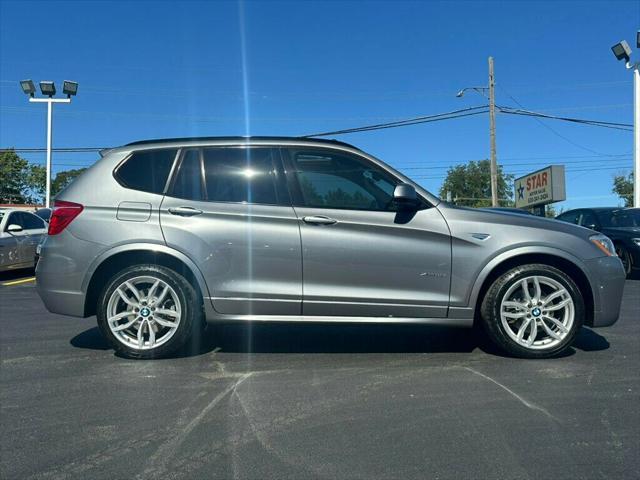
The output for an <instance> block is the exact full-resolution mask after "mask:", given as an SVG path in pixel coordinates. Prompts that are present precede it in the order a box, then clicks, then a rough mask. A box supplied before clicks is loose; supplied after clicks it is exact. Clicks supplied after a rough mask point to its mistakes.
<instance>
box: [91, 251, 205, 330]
mask: <svg viewBox="0 0 640 480" xmlns="http://www.w3.org/2000/svg"><path fill="white" fill-rule="evenodd" d="M140 264H152V265H162V266H164V267H167V268H170V269H172V270H174V271H176V272H177V273H179V274H181V275H182V276H183V277H184V278H185V279H186V280H187V281H188V282H189V283H190V284H191V285H192V286H193V288H195V289H196V291H197V292H199V293H200V295H201V297H202V298H204V297H209V296H210V295H209V292H208V289H207V285H206V282H205V280H204V276H203V275H202V272H201V271H200V269H199V268H198V267H197V266H196V264H195V263H193V262H192V261H191V259H189V257H187V256H186V255H184V254H182V253H180V252H178V251H176V250H173V249H171V248H169V247H166V246H164V245H155V244H130V245H124V246H120V247H116V248H114V249H112V250H109V251H107V252H105V253H103V254H102V255H100V257H98V258H97V259H96V260H95V261H94V262H93V265H92V267H93V268H91V269H90V271H89V272H88V273H87V275H86V277H85V280H84V282H83V291H84V292H86V294H85V302H84V316H85V317H88V316H91V315H95V313H96V304H97V302H98V296H99V295H100V291H101V289H102V288H103V286H104V284H105V283H106V282H107V281H108V280H109V278H111V277H112V276H113V275H115V274H116V273H117V272H119V271H120V270H122V269H124V268H127V267H130V266H132V265H140Z"/></svg>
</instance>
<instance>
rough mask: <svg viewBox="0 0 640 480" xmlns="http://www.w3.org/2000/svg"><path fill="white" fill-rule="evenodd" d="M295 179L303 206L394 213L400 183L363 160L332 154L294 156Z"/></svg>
mask: <svg viewBox="0 0 640 480" xmlns="http://www.w3.org/2000/svg"><path fill="white" fill-rule="evenodd" d="M292 160H293V166H294V175H295V177H296V179H297V183H298V186H299V189H300V196H301V201H302V203H303V204H304V206H307V207H315V208H336V209H348V210H372V211H394V210H395V204H394V202H393V191H394V189H395V187H396V185H397V184H398V183H399V182H398V181H397V180H396V179H395V178H393V177H392V176H391V175H390V174H388V173H387V172H384V171H383V170H381V169H378V168H377V167H375V166H374V165H371V164H369V163H367V162H365V161H364V160H360V159H357V158H354V157H351V156H348V155H343V154H339V153H335V154H334V153H332V152H317V153H316V152H293V154H292Z"/></svg>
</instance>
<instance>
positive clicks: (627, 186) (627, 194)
mask: <svg viewBox="0 0 640 480" xmlns="http://www.w3.org/2000/svg"><path fill="white" fill-rule="evenodd" d="M611 191H612V192H613V193H615V194H616V195H618V196H619V197H620V198H621V199H622V200H624V206H625V207H633V172H631V173H630V174H629V176H627V177H625V176H624V175H616V176H615V177H613V188H612V189H611Z"/></svg>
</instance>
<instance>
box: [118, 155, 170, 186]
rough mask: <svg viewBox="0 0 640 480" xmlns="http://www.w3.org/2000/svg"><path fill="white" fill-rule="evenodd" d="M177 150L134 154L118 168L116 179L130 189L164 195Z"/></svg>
mask: <svg viewBox="0 0 640 480" xmlns="http://www.w3.org/2000/svg"><path fill="white" fill-rule="evenodd" d="M176 152H177V150H175V149H174V150H147V151H141V152H136V153H134V154H133V155H132V156H131V157H129V159H128V160H127V161H126V162H125V163H124V164H123V165H120V167H118V169H117V170H116V178H117V179H118V181H119V182H120V183H121V184H122V185H124V186H125V187H128V188H133V189H135V190H142V191H144V192H151V193H162V192H163V190H164V186H165V183H166V182H167V177H168V176H169V171H170V170H171V165H172V164H173V160H174V159H175V156H176Z"/></svg>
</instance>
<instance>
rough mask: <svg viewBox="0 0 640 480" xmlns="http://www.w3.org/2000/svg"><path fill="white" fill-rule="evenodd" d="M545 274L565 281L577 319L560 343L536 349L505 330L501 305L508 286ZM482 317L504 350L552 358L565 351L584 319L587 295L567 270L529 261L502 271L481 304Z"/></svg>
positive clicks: (489, 332)
mask: <svg viewBox="0 0 640 480" xmlns="http://www.w3.org/2000/svg"><path fill="white" fill-rule="evenodd" d="M533 275H537V276H545V277H549V278H551V279H553V280H555V281H557V282H559V283H560V284H562V285H563V286H564V287H565V288H566V289H567V291H568V292H569V294H570V295H571V298H572V299H573V304H574V320H573V325H572V327H571V330H570V331H569V334H568V335H567V336H566V337H565V338H564V339H563V340H562V342H560V343H559V344H558V345H556V346H554V347H553V348H550V349H545V350H533V349H528V348H526V347H523V346H521V345H519V344H517V343H516V342H515V341H514V340H513V339H512V338H511V337H510V336H509V335H508V334H507V333H506V332H505V330H504V326H503V325H502V321H501V320H500V305H501V303H502V299H503V298H504V295H505V294H506V293H507V290H508V289H509V288H510V287H511V286H512V285H513V284H514V283H516V282H518V281H520V280H522V279H523V278H525V277H529V276H533ZM481 313H482V320H483V325H484V327H485V330H486V332H487V334H488V335H489V337H490V338H491V340H492V341H493V342H494V343H495V344H497V346H498V347H500V348H501V349H502V350H504V351H505V352H507V353H509V354H511V355H514V356H517V357H521V358H550V357H555V356H558V355H560V354H561V353H562V352H563V351H565V350H566V349H567V348H568V347H569V346H570V345H571V343H573V340H574V338H575V336H576V334H577V333H578V330H579V329H580V327H581V326H582V324H583V323H584V316H585V307H584V299H583V297H582V293H581V292H580V289H579V288H578V286H577V285H576V283H575V282H574V281H573V280H572V279H571V278H570V277H569V276H568V275H567V274H565V273H564V272H562V271H561V270H558V269H557V268H554V267H551V266H548V265H542V264H530V265H523V266H520V267H516V268H513V269H511V270H509V271H508V272H506V273H504V274H503V275H501V276H500V277H499V278H498V279H497V280H496V281H495V282H494V283H493V285H492V286H491V288H490V289H489V291H488V292H487V295H486V296H485V299H484V301H483V305H482V312H481Z"/></svg>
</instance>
